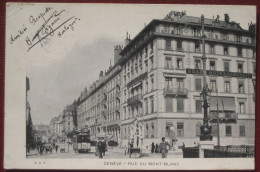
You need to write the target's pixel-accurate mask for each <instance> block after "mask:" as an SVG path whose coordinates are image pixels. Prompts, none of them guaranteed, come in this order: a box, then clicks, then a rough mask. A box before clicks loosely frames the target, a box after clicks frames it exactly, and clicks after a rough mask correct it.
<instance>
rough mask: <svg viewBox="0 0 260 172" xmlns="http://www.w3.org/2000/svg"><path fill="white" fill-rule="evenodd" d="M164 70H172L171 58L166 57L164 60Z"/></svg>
mask: <svg viewBox="0 0 260 172" xmlns="http://www.w3.org/2000/svg"><path fill="white" fill-rule="evenodd" d="M165 68H166V69H171V68H172V58H171V57H166V58H165Z"/></svg>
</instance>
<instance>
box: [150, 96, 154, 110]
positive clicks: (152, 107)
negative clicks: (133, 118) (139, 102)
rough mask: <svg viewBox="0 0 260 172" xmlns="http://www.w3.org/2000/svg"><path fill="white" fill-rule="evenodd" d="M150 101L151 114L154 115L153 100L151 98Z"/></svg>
mask: <svg viewBox="0 0 260 172" xmlns="http://www.w3.org/2000/svg"><path fill="white" fill-rule="evenodd" d="M150 100H151V113H154V98H153V97H151V98H150Z"/></svg>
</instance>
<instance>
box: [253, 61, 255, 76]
mask: <svg viewBox="0 0 260 172" xmlns="http://www.w3.org/2000/svg"><path fill="white" fill-rule="evenodd" d="M253 75H256V65H255V63H253Z"/></svg>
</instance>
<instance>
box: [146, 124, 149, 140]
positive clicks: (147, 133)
mask: <svg viewBox="0 0 260 172" xmlns="http://www.w3.org/2000/svg"><path fill="white" fill-rule="evenodd" d="M148 137H149V126H148V123H146V138H148Z"/></svg>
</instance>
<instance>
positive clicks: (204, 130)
mask: <svg viewBox="0 0 260 172" xmlns="http://www.w3.org/2000/svg"><path fill="white" fill-rule="evenodd" d="M201 25H202V49H203V54H202V61H203V90H202V92H201V94H200V98H201V102H202V107H203V109H204V117H203V125H202V126H201V127H200V134H201V135H200V141H211V140H212V138H213V137H212V136H211V130H212V127H211V126H210V125H209V119H208V108H209V98H210V94H211V91H210V89H209V88H208V84H207V81H206V75H207V74H206V72H207V71H206V61H207V58H206V54H205V38H206V35H205V34H204V15H201Z"/></svg>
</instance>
